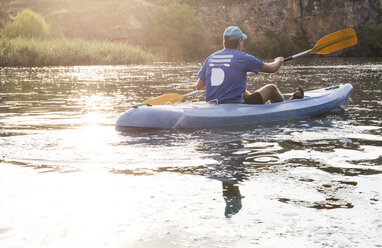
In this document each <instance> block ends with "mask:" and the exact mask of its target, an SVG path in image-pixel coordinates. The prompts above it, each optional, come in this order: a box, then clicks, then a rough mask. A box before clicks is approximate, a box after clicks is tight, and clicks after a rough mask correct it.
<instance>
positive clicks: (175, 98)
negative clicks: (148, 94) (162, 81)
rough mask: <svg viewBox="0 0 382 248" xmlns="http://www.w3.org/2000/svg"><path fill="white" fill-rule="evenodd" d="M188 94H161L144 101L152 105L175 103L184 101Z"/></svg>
mask: <svg viewBox="0 0 382 248" xmlns="http://www.w3.org/2000/svg"><path fill="white" fill-rule="evenodd" d="M186 97H187V95H180V94H176V93H167V94H164V95H161V96H158V97H156V98H153V99H150V100H146V101H144V102H145V103H147V104H150V105H169V104H174V103H178V102H182V101H183V100H184V99H185V98H186Z"/></svg>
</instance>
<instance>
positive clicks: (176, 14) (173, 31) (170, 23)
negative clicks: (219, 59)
mask: <svg viewBox="0 0 382 248" xmlns="http://www.w3.org/2000/svg"><path fill="white" fill-rule="evenodd" d="M150 25H151V28H150V29H149V30H150V32H151V34H150V42H149V44H150V46H151V47H154V48H155V50H156V51H157V52H158V53H159V54H160V55H162V56H163V57H165V58H169V59H189V58H197V57H200V56H201V55H205V54H204V52H205V51H206V47H208V46H209V45H208V40H209V35H208V31H207V29H206V28H205V26H204V25H203V21H202V19H201V18H200V17H199V16H198V15H197V14H196V13H195V11H194V10H193V9H192V8H191V7H190V6H189V5H187V4H179V3H176V2H174V3H171V4H170V5H168V6H166V7H162V8H161V9H159V11H158V12H157V13H156V14H155V15H154V17H153V19H152V21H151V23H150Z"/></svg>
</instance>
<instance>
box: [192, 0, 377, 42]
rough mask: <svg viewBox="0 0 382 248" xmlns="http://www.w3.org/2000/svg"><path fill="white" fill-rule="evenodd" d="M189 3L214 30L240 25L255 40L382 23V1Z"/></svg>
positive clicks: (315, 36)
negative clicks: (273, 35) (268, 36)
mask: <svg viewBox="0 0 382 248" xmlns="http://www.w3.org/2000/svg"><path fill="white" fill-rule="evenodd" d="M196 2H197V3H196ZM188 3H189V4H190V5H192V6H194V7H195V8H196V9H198V11H199V12H200V14H201V15H202V17H203V19H204V20H205V23H206V25H207V27H208V28H209V29H211V30H212V33H218V34H221V33H222V30H223V29H224V27H226V26H227V25H239V26H241V27H243V28H244V29H245V30H246V32H247V33H248V34H249V35H250V36H252V37H254V39H262V38H264V37H265V36H267V35H268V34H269V33H279V32H285V33H287V34H289V35H291V36H299V35H305V36H306V37H309V40H311V41H316V40H317V39H319V38H320V37H322V36H323V35H325V34H327V33H331V32H334V31H337V30H340V29H344V28H349V27H352V28H355V29H356V30H358V31H362V28H364V26H365V25H366V24H367V23H381V22H382V20H381V17H382V0H335V1H332V0H283V1H280V0H256V1H251V0H241V1H227V0H226V1H224V0H223V1H222V0H203V1H191V0H190V1H188Z"/></svg>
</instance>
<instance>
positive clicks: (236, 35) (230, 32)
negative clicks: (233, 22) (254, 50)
mask: <svg viewBox="0 0 382 248" xmlns="http://www.w3.org/2000/svg"><path fill="white" fill-rule="evenodd" d="M224 36H227V37H228V39H229V40H237V39H240V38H243V39H247V38H248V37H247V36H246V35H245V34H243V32H242V31H241V30H240V28H238V27H236V26H229V27H228V28H226V29H225V31H224V34H223V39H224Z"/></svg>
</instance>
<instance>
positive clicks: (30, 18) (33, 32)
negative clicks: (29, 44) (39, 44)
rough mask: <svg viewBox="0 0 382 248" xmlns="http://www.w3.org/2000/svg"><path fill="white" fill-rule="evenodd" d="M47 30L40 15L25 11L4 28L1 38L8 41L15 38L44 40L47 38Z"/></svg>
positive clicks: (47, 26)
mask: <svg viewBox="0 0 382 248" xmlns="http://www.w3.org/2000/svg"><path fill="white" fill-rule="evenodd" d="M49 29H50V28H49V25H48V24H47V23H46V22H45V19H44V17H42V15H40V14H38V13H35V12H33V11H31V10H29V9H25V10H23V11H22V12H20V13H19V14H18V15H17V16H16V17H15V19H14V20H13V22H9V23H7V24H6V25H5V26H4V28H3V29H2V30H1V36H2V37H5V38H10V39H13V38H17V37H23V38H34V39H44V38H48V37H49V35H50V30H49Z"/></svg>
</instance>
